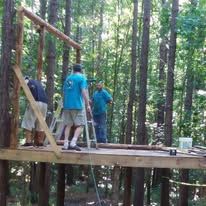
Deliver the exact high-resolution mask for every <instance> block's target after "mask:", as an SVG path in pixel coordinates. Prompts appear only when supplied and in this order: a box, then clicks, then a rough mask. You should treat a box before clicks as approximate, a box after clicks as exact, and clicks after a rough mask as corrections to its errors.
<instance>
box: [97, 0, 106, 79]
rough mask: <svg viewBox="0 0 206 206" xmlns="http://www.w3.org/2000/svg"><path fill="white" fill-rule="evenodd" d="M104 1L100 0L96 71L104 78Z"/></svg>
mask: <svg viewBox="0 0 206 206" xmlns="http://www.w3.org/2000/svg"><path fill="white" fill-rule="evenodd" d="M104 1H105V0H101V1H100V14H99V16H100V17H99V34H98V48H97V52H98V53H97V62H96V71H97V74H96V75H97V77H99V78H102V71H101V70H100V69H101V60H102V32H103V20H104V19H103V13H104Z"/></svg>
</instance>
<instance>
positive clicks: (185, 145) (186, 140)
mask: <svg viewBox="0 0 206 206" xmlns="http://www.w3.org/2000/svg"><path fill="white" fill-rule="evenodd" d="M191 147H192V138H191V137H180V138H179V148H180V149H189V148H191Z"/></svg>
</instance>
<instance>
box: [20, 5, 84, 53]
mask: <svg viewBox="0 0 206 206" xmlns="http://www.w3.org/2000/svg"><path fill="white" fill-rule="evenodd" d="M19 10H20V11H22V12H24V15H25V16H26V17H27V18H29V19H30V20H31V21H33V22H34V23H35V24H37V25H39V26H41V27H44V28H45V29H46V30H47V31H49V32H51V33H52V34H53V35H55V36H56V37H57V38H59V39H61V40H63V41H64V42H66V43H67V44H68V45H69V46H72V47H74V48H75V49H78V50H80V49H81V47H80V45H79V44H78V43H77V42H75V41H74V40H72V39H71V38H69V37H68V36H67V35H65V34H64V33H63V32H61V31H59V30H58V29H57V28H55V27H54V26H52V25H51V24H49V23H47V22H46V21H44V20H43V19H42V18H40V17H39V16H37V15H35V14H33V13H32V12H30V11H29V10H27V9H26V8H24V7H20V8H19Z"/></svg>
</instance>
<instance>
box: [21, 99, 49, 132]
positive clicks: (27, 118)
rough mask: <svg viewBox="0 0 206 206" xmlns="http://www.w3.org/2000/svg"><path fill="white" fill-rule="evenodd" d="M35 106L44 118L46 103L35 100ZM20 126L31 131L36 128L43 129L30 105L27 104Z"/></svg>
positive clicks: (37, 129)
mask: <svg viewBox="0 0 206 206" xmlns="http://www.w3.org/2000/svg"><path fill="white" fill-rule="evenodd" d="M36 103H37V106H38V107H39V109H40V111H41V113H42V115H43V117H44V119H46V113H47V104H46V103H43V102H36ZM21 127H22V128H24V129H27V130H29V131H31V130H32V129H34V128H35V129H36V131H43V129H42V128H41V126H40V123H39V121H38V120H37V117H36V115H35V114H34V111H33V109H32V108H31V106H30V105H28V106H27V108H26V111H25V114H24V117H23V121H22V123H21Z"/></svg>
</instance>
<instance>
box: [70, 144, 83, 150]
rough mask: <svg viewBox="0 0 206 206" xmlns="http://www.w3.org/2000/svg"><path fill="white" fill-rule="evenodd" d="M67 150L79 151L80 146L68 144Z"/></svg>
mask: <svg viewBox="0 0 206 206" xmlns="http://www.w3.org/2000/svg"><path fill="white" fill-rule="evenodd" d="M68 150H76V151H81V148H80V147H79V146H77V145H74V146H71V145H69V146H68Z"/></svg>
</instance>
